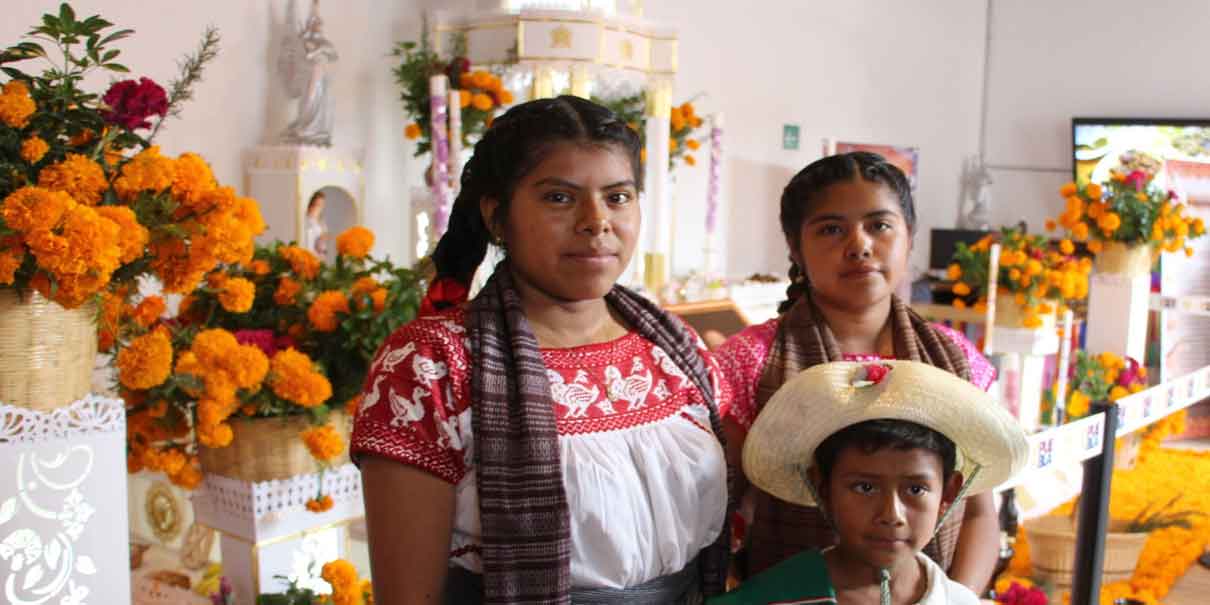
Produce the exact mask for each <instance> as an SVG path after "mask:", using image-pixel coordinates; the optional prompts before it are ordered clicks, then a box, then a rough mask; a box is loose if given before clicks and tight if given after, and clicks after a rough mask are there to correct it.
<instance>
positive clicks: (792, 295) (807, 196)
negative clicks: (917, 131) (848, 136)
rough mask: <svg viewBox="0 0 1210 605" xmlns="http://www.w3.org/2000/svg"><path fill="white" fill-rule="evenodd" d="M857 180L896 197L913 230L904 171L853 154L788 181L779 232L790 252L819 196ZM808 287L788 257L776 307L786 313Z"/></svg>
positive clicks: (804, 276)
mask: <svg viewBox="0 0 1210 605" xmlns="http://www.w3.org/2000/svg"><path fill="white" fill-rule="evenodd" d="M857 178H860V179H862V180H864V181H866V182H869V183H882V184H883V185H886V186H887V187H889V188H890V189H891V191H893V192H894V193H895V196H896V197H897V198H899V209H900V210H901V211H902V212H903V220H904V222H906V223H907V226H908V230H909V232H912V233H915V231H916V203H915V202H914V201H913V200H912V188H911V185H909V184H908V180H907V177H906V176H904V174H903V171H902V170H899V168H897V167H895V165H894V164H891V163H890V162H888V161H886V158H884V157H882V156H880V155H878V154H876V153H870V152H868V151H853V152H850V153H842V154H838V155H831V156H827V157H825V158H820V159H818V160H815V161H814V162H811V163H810V164H808V165H807V167H806V168H803V169H802V170H801V171H799V173H798V174H796V175H794V178H792V179H790V183H789V184H787V185H786V188H785V189H784V190H783V191H782V194H781V213H780V219H781V231H782V234H783V235H785V237H786V244H787V245H789V246H790V250H792V251H793V250H798V249H799V247H800V244H801V242H800V241H799V238H800V237H801V235H802V223H803V221H804V220H806V218H807V215H808V214H809V213H810V209H811V205H812V204H813V203H815V201H816V200H818V198H819V196H820V194H822V193H823V191H824V190H826V189H827V188H828V187H831V186H832V185H835V184H837V183H843V182H846V181H852V180H854V179H857ZM808 288H810V284H809V283H808V282H807V274H806V271H805V270H804V269H803V268H802V267H800V266H798V263H796V262H794V257H793V255H791V256H790V286H789V287H788V288H786V300H785V301H783V302H782V303H781V305H779V306H778V307H777V312H778V313H785V312H786V311H787V310H789V309H790V307H792V306H793V305H794V303H795V301H797V300H798V299H799V298H800V297H801V296H802V295H803V294H805V293H806V292H807V289H808Z"/></svg>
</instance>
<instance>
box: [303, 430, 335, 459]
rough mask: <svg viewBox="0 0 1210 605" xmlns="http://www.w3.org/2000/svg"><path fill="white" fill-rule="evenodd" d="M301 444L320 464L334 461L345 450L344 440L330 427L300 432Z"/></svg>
mask: <svg viewBox="0 0 1210 605" xmlns="http://www.w3.org/2000/svg"><path fill="white" fill-rule="evenodd" d="M302 440H303V443H304V444H306V446H307V451H309V452H311V456H312V457H313V458H315V459H316V460H320V461H322V462H330V461H332V460H334V459H335V458H336V457H337V456H339V455H340V453H341V452H343V451H344V450H345V444H344V440H343V439H341V438H340V433H337V432H336V429H334V428H332V425H328V424H325V425H324V426H320V427H315V428H310V429H307V430H305V431H303V432H302Z"/></svg>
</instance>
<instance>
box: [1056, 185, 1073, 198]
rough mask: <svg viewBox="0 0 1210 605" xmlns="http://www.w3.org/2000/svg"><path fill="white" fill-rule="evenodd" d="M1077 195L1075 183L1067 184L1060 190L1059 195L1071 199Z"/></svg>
mask: <svg viewBox="0 0 1210 605" xmlns="http://www.w3.org/2000/svg"><path fill="white" fill-rule="evenodd" d="M1075 194H1076V184H1075V183H1067V184H1065V185H1063V186H1062V187H1060V188H1059V195H1061V196H1063V197H1070V196H1073V195H1075Z"/></svg>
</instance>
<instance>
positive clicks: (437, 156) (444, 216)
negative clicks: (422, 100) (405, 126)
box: [429, 76, 450, 238]
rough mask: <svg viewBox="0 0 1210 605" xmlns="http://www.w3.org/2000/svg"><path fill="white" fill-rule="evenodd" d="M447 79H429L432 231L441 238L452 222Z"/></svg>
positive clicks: (441, 77) (442, 77) (437, 77)
mask: <svg viewBox="0 0 1210 605" xmlns="http://www.w3.org/2000/svg"><path fill="white" fill-rule="evenodd" d="M448 88H449V87H448V81H447V80H446V77H445V76H433V77H431V78H429V132H430V133H431V134H432V142H433V233H434V234H435V235H436V236H437V237H438V238H440V237H441V235H442V234H444V233H445V228H446V226H447V225H449V220H450V207H449V206H450V204H449V174H448V173H447V172H446V171H447V169H448V168H449V166H448V164H447V162H449V152H450V149H449V139H448V137H447V131H446V124H447V122H446V121H447V120H448V118H447V117H446V100H447V91H448Z"/></svg>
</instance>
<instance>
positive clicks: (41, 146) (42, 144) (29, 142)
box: [21, 135, 50, 164]
mask: <svg viewBox="0 0 1210 605" xmlns="http://www.w3.org/2000/svg"><path fill="white" fill-rule="evenodd" d="M47 151H50V145H47V144H46V141H43V140H42V139H41V138H40V137H38V136H36V135H35V136H32V137H30V138H28V139H25V140H24V141H22V142H21V159H23V160H25V161H26V162H29V163H30V164H37V163H38V160H40V159H42V156H44V155H46V152H47Z"/></svg>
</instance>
